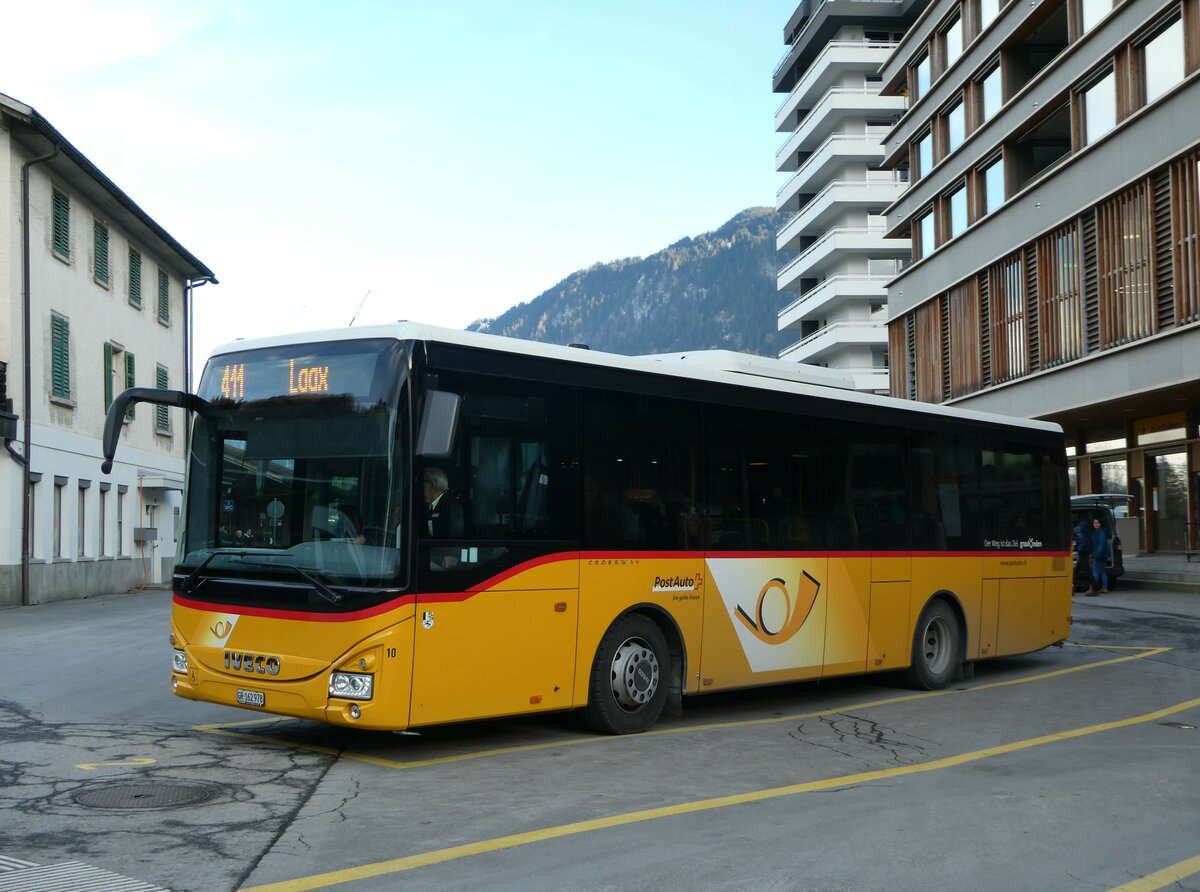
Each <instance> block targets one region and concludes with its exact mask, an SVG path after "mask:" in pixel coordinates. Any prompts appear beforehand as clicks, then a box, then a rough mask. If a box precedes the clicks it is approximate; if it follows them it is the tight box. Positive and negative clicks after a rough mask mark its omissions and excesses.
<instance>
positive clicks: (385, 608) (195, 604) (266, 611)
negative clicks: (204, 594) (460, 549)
mask: <svg viewBox="0 0 1200 892" xmlns="http://www.w3.org/2000/svg"><path fill="white" fill-rule="evenodd" d="M174 601H175V603H176V604H177V605H178V606H180V607H188V608H191V609H192V610H204V611H207V612H209V613H232V614H234V615H236V616H262V617H266V618H268V619H295V620H302V621H304V622H318V623H348V622H354V621H355V620H360V619H370V618H371V617H373V616H380V615H382V614H384V613H388V612H390V611H392V610H396V609H397V608H400V607H404V606H407V605H409V604H412V603H413V602H414V601H416V596H415V595H401V596H400V597H399V598H396V599H395V600H394V601H385V602H384V603H382V604H376V605H375V606H374V607H365V608H363V609H362V610H352V611H350V612H348V613H309V612H308V611H300V610H274V609H271V608H269V607H242V606H240V605H233V604H214V603H211V602H209V601H193V600H192V599H190V598H185V597H183V596H182V595H175V596H174Z"/></svg>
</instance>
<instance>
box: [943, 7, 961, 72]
mask: <svg viewBox="0 0 1200 892" xmlns="http://www.w3.org/2000/svg"><path fill="white" fill-rule="evenodd" d="M942 40H943V41H944V44H945V47H946V55H945V60H946V68H949V67H950V66H951V65H953V64H954V63H955V62H957V61H958V57H959V56H961V55H962V51H963V23H962V16H957V15H956V16H955V17H954V19H953V21H951V22H950V25H949V27H947V28H946V30H945V31H943V32H942ZM943 70H944V69H943Z"/></svg>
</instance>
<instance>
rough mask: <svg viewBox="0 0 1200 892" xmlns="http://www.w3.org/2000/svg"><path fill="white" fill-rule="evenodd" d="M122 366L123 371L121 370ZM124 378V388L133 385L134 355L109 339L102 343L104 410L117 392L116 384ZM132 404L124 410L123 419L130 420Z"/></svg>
mask: <svg viewBox="0 0 1200 892" xmlns="http://www.w3.org/2000/svg"><path fill="white" fill-rule="evenodd" d="M122 368H123V371H122ZM122 380H124V383H125V387H124V389H125V390H128V389H129V388H130V387H134V386H136V385H135V383H134V382H135V380H136V359H135V357H134V355H133V354H132V353H130V352H128V351H127V350H125V348H124V347H122V346H121V345H120V344H114V343H113V342H112V341H109V342H108V343H106V344H105V345H104V411H105V412H107V411H108V410H109V409H110V408H112V404H113V397H114V396H116V394H117V392H118V391H117V385H118V384H119V383H120V381H122ZM133 417H134V411H133V405H130V406H129V408H128V409H127V410H126V412H125V420H126V421H132V420H133Z"/></svg>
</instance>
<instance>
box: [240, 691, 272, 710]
mask: <svg viewBox="0 0 1200 892" xmlns="http://www.w3.org/2000/svg"><path fill="white" fill-rule="evenodd" d="M237 702H238V706H266V705H267V695H266V694H264V693H263V692H262V691H243V690H242V689H241V688H238V692H237Z"/></svg>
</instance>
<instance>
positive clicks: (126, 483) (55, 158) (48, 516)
mask: <svg viewBox="0 0 1200 892" xmlns="http://www.w3.org/2000/svg"><path fill="white" fill-rule="evenodd" d="M0 194H4V195H5V196H6V197H7V201H6V203H5V209H4V211H3V212H2V213H0V440H2V441H3V446H4V449H3V451H2V452H0V607H3V606H12V605H18V604H37V603H44V602H47V601H55V600H62V599H66V598H75V597H86V596H88V595H93V594H100V593H104V592H120V591H125V590H127V589H134V588H138V587H141V586H144V585H152V584H155V583H159V582H162V581H163V580H164V579H169V578H170V572H171V568H172V566H173V562H174V555H175V534H176V527H177V525H178V518H179V514H180V507H181V490H182V487H183V468H184V451H185V439H186V430H185V427H184V419H183V418H182V416H180V415H178V413H170V412H168V411H167V410H166V409H164V408H160V407H153V406H146V405H143V406H140V407H138V408H137V410H136V412H134V413H132V414H131V415H130V416H129V417H128V418H126V421H125V425H124V430H123V432H122V434H121V447H120V450H119V452H118V456H119V461H118V462H117V464H116V465H115V466H114V468H113V471H112V473H111V474H108V475H102V474H101V473H100V461H101V436H102V434H103V430H104V419H105V414H106V412H107V409H108V405H109V404H110V403H111V401H112V399H113V397H114V396H115V395H116V394H119V393H120V392H121V391H122V390H124V389H125V388H126V387H130V386H134V385H136V386H139V387H170V388H186V387H187V386H188V384H189V382H188V369H189V365H190V356H189V326H190V313H191V296H192V292H193V290H194V289H195V288H196V287H197V286H198V285H201V284H204V283H207V282H213V283H215V282H216V278H215V276H214V275H213V273H212V271H211V270H209V269H208V267H206V266H205V265H204V264H203V263H201V262H200V261H199V260H197V259H196V257H194V256H193V255H192V254H191V253H190V252H189V251H187V250H186V249H185V248H184V247H183V246H182V245H180V244H179V243H178V242H177V241H176V240H175V239H174V238H172V237H171V235H170V234H169V233H168V232H167V231H166V230H164V229H163V228H162V227H161V226H160V225H159V224H158V223H156V222H155V221H154V220H152V219H151V218H150V217H149V216H147V214H146V213H145V212H144V211H143V210H142V209H141V208H140V207H138V206H137V205H136V204H135V203H134V202H133V200H132V199H131V198H130V197H129V196H128V195H126V194H125V193H124V192H123V191H121V189H120V188H118V187H117V185H116V184H115V183H113V182H112V181H111V180H110V179H109V178H108V177H107V176H105V175H104V174H103V173H102V172H101V171H100V170H99V169H98V168H97V167H96V166H95V165H94V164H92V162H91V161H89V160H88V159H87V158H86V157H85V156H84V155H83V154H82V153H81V152H80V151H79V150H78V149H76V148H75V147H74V146H73V145H72V144H71V143H70V142H68V141H67V140H66V139H65V138H64V137H63V136H62V134H60V133H59V132H58V131H57V130H56V129H55V128H54V127H53V126H51V124H50V123H49V122H48V121H47V120H46V119H45V118H43V117H42V116H41V115H40V114H38V112H37V111H36V110H34V109H33V108H31V107H29V106H27V105H24V104H22V103H20V102H18V101H16V100H14V99H12V98H10V97H8V96H5V95H3V94H0Z"/></svg>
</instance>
